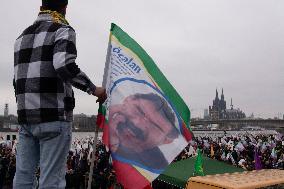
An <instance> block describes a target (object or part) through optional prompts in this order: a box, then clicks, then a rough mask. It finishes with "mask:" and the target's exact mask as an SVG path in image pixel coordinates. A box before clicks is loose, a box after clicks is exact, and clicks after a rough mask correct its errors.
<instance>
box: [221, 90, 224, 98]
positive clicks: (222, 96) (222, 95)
mask: <svg viewBox="0 0 284 189" xmlns="http://www.w3.org/2000/svg"><path fill="white" fill-rule="evenodd" d="M221 100H224V93H223V88H222V94H221Z"/></svg>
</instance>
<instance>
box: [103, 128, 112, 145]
mask: <svg viewBox="0 0 284 189" xmlns="http://www.w3.org/2000/svg"><path fill="white" fill-rule="evenodd" d="M102 140H103V143H104V144H105V145H106V146H107V147H108V148H109V147H110V146H109V144H110V142H109V127H108V125H107V124H104V127H103V137H102Z"/></svg>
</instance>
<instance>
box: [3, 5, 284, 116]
mask: <svg viewBox="0 0 284 189" xmlns="http://www.w3.org/2000/svg"><path fill="white" fill-rule="evenodd" d="M15 3H17V6H15ZM40 3H41V1H38V0H30V1H20V0H17V1H16V2H14V1H5V2H3V3H2V5H1V7H0V16H1V17H2V18H9V22H8V20H6V21H4V22H3V29H2V30H1V31H0V42H1V43H0V52H1V60H0V69H1V74H0V94H1V98H0V104H1V106H2V107H3V106H4V104H5V103H9V106H10V112H11V113H13V114H16V102H15V97H14V93H13V87H12V78H13V43H14V41H15V39H16V38H17V37H18V35H19V34H20V33H21V32H22V30H23V29H24V28H25V27H27V26H28V25H29V24H32V23H33V21H34V20H35V18H36V16H37V13H38V10H39V6H40ZM137 7H139V10H138V9H137ZM283 8H284V2H283V1H281V0H272V1H268V0H251V1H246V0H240V1H226V0H204V1H198V0H191V1H186V0H180V1H178V2H176V1H175V2H174V1H169V0H166V1H165V0H156V1H150V0H145V1H130V0H125V1H123V2H119V3H118V2H117V1H115V0H109V1H98V2H94V1H91V0H85V1H84V3H82V2H80V1H70V5H69V7H68V10H67V19H68V21H69V22H70V23H71V25H72V26H73V27H74V28H75V30H76V31H77V48H78V59H77V63H78V65H79V67H80V68H81V69H82V70H83V71H84V72H85V73H86V74H87V75H88V76H89V77H90V78H91V79H92V80H93V81H94V82H95V84H97V85H100V83H101V82H102V77H103V70H104V62H105V56H106V50H107V45H108V36H109V29H110V23H111V22H114V23H116V24H118V25H119V26H120V27H121V28H122V29H123V30H125V31H126V32H127V33H129V35H130V36H132V37H133V38H134V39H135V40H136V41H137V42H138V43H139V44H140V45H141V46H142V47H143V48H144V49H145V50H146V51H147V52H148V54H149V55H150V56H151V57H152V58H153V60H154V61H155V62H156V64H157V66H158V67H159V68H160V69H161V70H162V72H163V73H164V74H165V76H166V77H167V78H168V80H169V81H170V82H171V83H172V85H173V86H174V87H175V88H176V90H177V91H178V92H179V93H180V95H181V96H182V98H183V99H184V101H185V102H186V104H187V105H188V106H189V108H190V110H191V113H192V117H202V115H203V111H204V109H206V108H207V107H208V105H209V104H211V103H212V102H211V101H212V97H214V96H215V90H216V87H217V88H218V90H219V91H220V90H221V88H224V91H225V93H226V96H227V97H232V98H233V100H234V104H235V105H237V107H239V108H241V109H242V110H243V111H244V112H245V113H246V114H247V115H250V114H251V113H254V115H255V116H256V117H263V118H273V117H277V116H279V114H282V115H283V112H284V100H283V97H282V96H283V94H284V77H283V75H284V64H283V62H284V54H283V50H284V38H283V33H284V23H283V22H282V20H283V18H284V12H283V11H282V10H283ZM82 10H83V11H82ZM23 14H24V15H25V16H23ZM75 96H76V108H75V111H74V113H80V112H84V113H87V114H90V115H94V114H96V113H97V108H98V105H97V104H96V103H95V101H96V99H95V97H92V96H89V95H87V94H86V93H83V92H81V91H79V90H75ZM227 100H228V99H227ZM2 110H3V108H2ZM2 113H3V112H2ZM2 113H1V114H2Z"/></svg>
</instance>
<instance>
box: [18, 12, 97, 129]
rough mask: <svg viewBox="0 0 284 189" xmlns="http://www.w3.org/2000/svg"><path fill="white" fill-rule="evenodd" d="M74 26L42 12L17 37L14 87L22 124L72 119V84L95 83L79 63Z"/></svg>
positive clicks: (82, 86) (90, 87) (88, 89)
mask: <svg viewBox="0 0 284 189" xmlns="http://www.w3.org/2000/svg"><path fill="white" fill-rule="evenodd" d="M75 38H76V34H75V31H74V29H73V28H72V27H70V26H69V25H65V24H63V23H57V22H54V21H53V18H52V17H51V15H49V14H39V16H38V18H37V20H36V21H35V22H34V24H33V25H31V26H30V27H28V28H27V29H26V30H24V32H23V33H22V34H21V35H20V36H19V37H18V38H17V40H16V42H15V47H14V82H13V85H14V89H15V95H16V100H17V107H18V108H17V109H18V110H17V112H18V121H19V123H20V124H37V123H43V122H51V121H72V119H73V115H72V114H73V109H74V107H75V99H74V93H73V90H72V87H71V85H73V86H74V87H76V88H78V89H81V90H83V91H86V92H88V93H89V94H90V93H92V92H94V91H95V89H96V87H95V85H94V84H93V83H92V82H91V81H90V79H89V78H88V77H87V76H86V74H84V73H83V72H82V71H81V70H80V69H79V68H78V66H77V65H76V63H75V59H76V57H77V50H76V43H75V40H76V39H75Z"/></svg>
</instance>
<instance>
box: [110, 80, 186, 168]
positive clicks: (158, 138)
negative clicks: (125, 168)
mask: <svg viewBox="0 0 284 189" xmlns="http://www.w3.org/2000/svg"><path fill="white" fill-rule="evenodd" d="M113 86H114V87H113V88H112V89H111V99H110V101H111V104H112V105H111V106H110V107H109V117H108V118H109V129H110V131H109V132H110V133H109V134H110V150H111V151H112V153H113V154H114V157H116V158H119V159H123V160H124V161H126V162H131V163H133V161H136V163H137V164H139V165H141V166H143V167H145V166H146V167H147V165H148V164H149V163H148V162H147V161H148V159H149V158H150V157H151V156H152V157H153V158H156V159H160V160H161V162H162V165H158V166H154V168H157V167H159V169H160V168H163V166H167V165H168V164H169V162H168V161H167V160H166V158H165V157H164V154H163V153H162V152H161V150H160V149H159V146H161V145H164V144H170V143H172V142H173V141H174V140H175V139H177V138H178V137H179V135H181V134H180V132H179V130H178V128H179V118H178V116H177V115H176V112H175V110H174V108H173V107H172V105H171V104H170V103H169V102H168V101H167V99H166V98H165V97H164V96H163V94H162V93H161V92H160V91H159V90H158V89H157V88H155V87H154V86H152V85H151V84H150V83H148V82H146V81H143V80H135V79H132V78H124V79H120V80H118V82H117V83H116V85H113ZM169 150H170V149H169ZM157 154H159V157H155V155H157ZM136 156H139V157H140V158H139V160H141V161H138V162H137V160H134V157H135V158H136ZM163 160H164V162H163ZM149 161H150V160H149ZM151 161H152V160H151ZM134 163H135V162H134ZM149 168H150V169H151V168H153V167H149Z"/></svg>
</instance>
